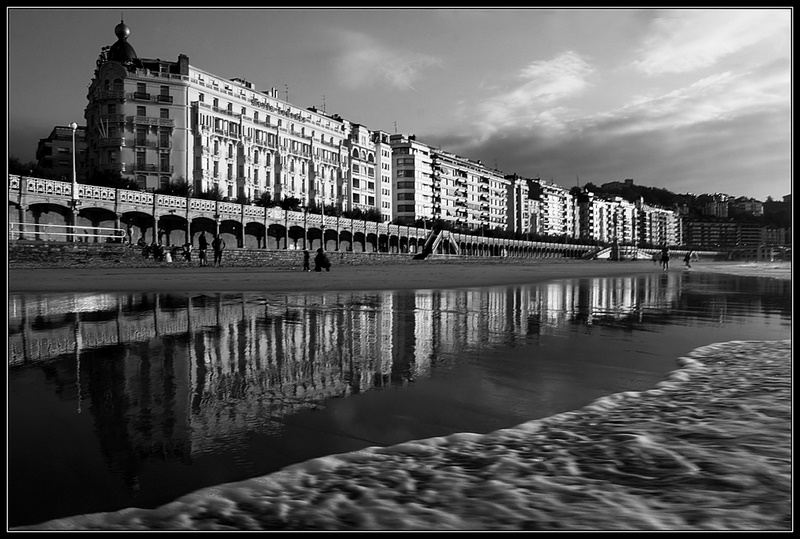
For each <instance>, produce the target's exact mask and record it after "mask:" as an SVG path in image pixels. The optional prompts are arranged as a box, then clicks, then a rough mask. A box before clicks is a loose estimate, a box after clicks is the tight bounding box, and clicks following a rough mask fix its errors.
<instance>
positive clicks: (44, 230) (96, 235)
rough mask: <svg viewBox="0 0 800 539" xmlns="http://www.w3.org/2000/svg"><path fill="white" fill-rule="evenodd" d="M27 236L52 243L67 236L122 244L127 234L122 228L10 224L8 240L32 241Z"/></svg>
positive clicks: (76, 239)
mask: <svg viewBox="0 0 800 539" xmlns="http://www.w3.org/2000/svg"><path fill="white" fill-rule="evenodd" d="M26 236H38V238H36V239H43V240H45V241H50V240H51V239H53V237H55V238H58V237H60V236H66V237H71V238H75V241H87V242H88V241H90V240H92V241H94V240H104V241H105V242H122V241H123V240H124V239H125V238H126V237H127V233H126V232H125V230H124V229H122V228H112V227H102V226H75V225H48V224H43V223H19V222H10V223H8V239H9V240H13V239H23V238H25V239H31V238H27V237H26Z"/></svg>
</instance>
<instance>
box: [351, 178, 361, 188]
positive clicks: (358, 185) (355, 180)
mask: <svg viewBox="0 0 800 539" xmlns="http://www.w3.org/2000/svg"><path fill="white" fill-rule="evenodd" d="M353 187H354V188H355V189H359V188H360V187H361V183H360V182H359V181H358V178H353Z"/></svg>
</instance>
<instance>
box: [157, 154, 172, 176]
mask: <svg viewBox="0 0 800 539" xmlns="http://www.w3.org/2000/svg"><path fill="white" fill-rule="evenodd" d="M159 164H160V165H161V172H171V171H170V167H169V153H162V154H161V155H160V156H159Z"/></svg>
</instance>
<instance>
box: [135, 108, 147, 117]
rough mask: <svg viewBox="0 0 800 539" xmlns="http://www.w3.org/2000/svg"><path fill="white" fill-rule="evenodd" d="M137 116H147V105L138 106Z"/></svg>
mask: <svg viewBox="0 0 800 539" xmlns="http://www.w3.org/2000/svg"><path fill="white" fill-rule="evenodd" d="M136 116H147V107H136Z"/></svg>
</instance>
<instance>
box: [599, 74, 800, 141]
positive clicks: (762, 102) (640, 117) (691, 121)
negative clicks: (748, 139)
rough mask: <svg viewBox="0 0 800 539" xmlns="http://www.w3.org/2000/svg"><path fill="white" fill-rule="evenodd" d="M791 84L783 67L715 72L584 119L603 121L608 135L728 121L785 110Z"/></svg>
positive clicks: (787, 104) (601, 122) (600, 122)
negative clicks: (666, 91) (659, 93)
mask: <svg viewBox="0 0 800 539" xmlns="http://www.w3.org/2000/svg"><path fill="white" fill-rule="evenodd" d="M790 88H791V81H790V78H789V75H788V73H786V72H783V73H781V72H770V71H769V70H761V71H758V72H749V73H740V74H734V73H731V72H724V73H718V74H715V75H712V76H709V77H705V78H703V79H700V80H698V81H696V82H694V83H692V84H690V85H689V86H686V87H684V88H679V89H676V90H673V91H670V92H668V93H665V94H663V95H658V96H654V97H638V98H634V99H633V100H632V101H631V102H630V103H629V104H627V105H625V106H624V107H621V108H619V109H616V110H613V111H610V112H606V113H603V114H598V115H595V116H594V117H590V118H587V119H586V120H585V122H584V123H585V124H588V125H605V129H604V131H605V134H606V135H623V134H628V133H644V132H651V131H657V130H661V129H665V130H669V129H675V128H679V127H684V126H691V125H696V124H702V123H706V122H712V121H718V120H720V121H725V120H732V119H734V118H737V117H739V116H744V115H749V114H754V113H757V112H759V111H763V112H767V111H770V110H775V109H778V110H785V111H786V113H787V114H788V112H789V109H788V106H789V102H790V96H789V93H790Z"/></svg>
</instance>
